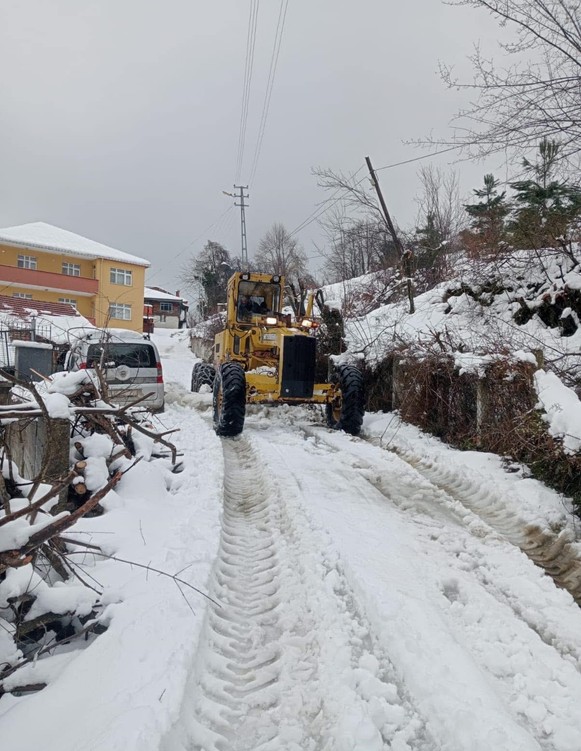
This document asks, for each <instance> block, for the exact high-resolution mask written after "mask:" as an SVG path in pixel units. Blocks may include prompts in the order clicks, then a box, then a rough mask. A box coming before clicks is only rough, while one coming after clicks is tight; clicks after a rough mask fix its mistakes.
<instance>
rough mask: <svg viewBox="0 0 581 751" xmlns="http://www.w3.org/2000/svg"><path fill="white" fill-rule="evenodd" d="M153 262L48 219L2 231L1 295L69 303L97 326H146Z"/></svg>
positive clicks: (0, 254)
mask: <svg viewBox="0 0 581 751" xmlns="http://www.w3.org/2000/svg"><path fill="white" fill-rule="evenodd" d="M149 265H150V264H149V261H146V260H145V259H143V258H139V257H138V256H133V255H130V254H129V253H124V252H123V251H121V250H115V249H114V248H109V247H108V246H107V245H101V243H97V242H94V241H93V240H89V239H88V238H86V237H82V236H81V235H75V234H74V233H73V232H68V231H67V230H64V229H60V228H59V227H53V226H52V225H51V224H45V223H44V222H34V223H32V224H22V225H20V226H18V227H7V228H5V229H0V294H1V295H11V296H12V297H19V298H25V299H30V300H40V301H43V302H66V303H70V304H72V305H74V306H75V307H76V308H77V310H78V311H79V313H81V314H82V315H83V316H85V318H88V319H89V320H90V321H91V322H92V323H94V324H95V326H98V327H100V328H101V327H114V328H123V329H132V330H133V331H142V330H143V291H144V287H145V270H146V268H147V267H148V266H149Z"/></svg>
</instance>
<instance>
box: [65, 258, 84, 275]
mask: <svg viewBox="0 0 581 751" xmlns="http://www.w3.org/2000/svg"><path fill="white" fill-rule="evenodd" d="M63 274H64V275H65V276H81V264H80V263H69V262H68V261H63Z"/></svg>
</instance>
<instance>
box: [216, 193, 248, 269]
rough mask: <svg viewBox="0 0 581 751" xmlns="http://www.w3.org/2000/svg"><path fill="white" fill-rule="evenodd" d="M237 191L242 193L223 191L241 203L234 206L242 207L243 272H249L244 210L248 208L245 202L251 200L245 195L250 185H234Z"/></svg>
mask: <svg viewBox="0 0 581 751" xmlns="http://www.w3.org/2000/svg"><path fill="white" fill-rule="evenodd" d="M234 188H235V190H239V191H240V193H238V194H236V193H227V192H226V191H225V190H223V191H222V193H224V195H225V196H231V197H232V198H237V199H238V200H239V201H240V203H236V202H235V203H234V206H239V207H240V234H241V241H242V247H241V253H240V256H241V262H242V270H243V271H247V270H248V245H247V242H246V214H245V212H244V209H245V208H246V207H247V206H248V204H247V203H244V201H245V200H246V199H247V198H249V194H248V193H246V194H245V193H244V191H245V190H248V185H234Z"/></svg>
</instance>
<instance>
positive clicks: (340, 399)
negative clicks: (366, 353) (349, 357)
mask: <svg viewBox="0 0 581 751" xmlns="http://www.w3.org/2000/svg"><path fill="white" fill-rule="evenodd" d="M331 383H334V384H335V385H336V389H335V397H334V399H333V401H332V402H329V403H328V404H327V405H326V415H327V425H328V426H329V427H330V428H335V429H336V430H344V431H345V432H346V433H350V434H351V435H359V432H360V430H361V425H362V423H363V415H364V414H365V392H364V390H363V376H362V375H361V372H360V371H359V370H358V369H357V368H356V367H355V366H354V365H342V366H340V367H339V368H337V370H336V371H335V372H334V373H333V375H332V377H331Z"/></svg>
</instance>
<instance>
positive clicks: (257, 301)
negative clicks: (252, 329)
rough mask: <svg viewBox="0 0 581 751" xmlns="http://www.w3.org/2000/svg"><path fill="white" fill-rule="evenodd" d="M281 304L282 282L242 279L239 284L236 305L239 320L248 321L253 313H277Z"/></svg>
mask: <svg viewBox="0 0 581 751" xmlns="http://www.w3.org/2000/svg"><path fill="white" fill-rule="evenodd" d="M279 304H280V284H272V283H269V282H250V281H241V282H240V284H239V285H238V301H237V305H236V310H237V318H238V320H239V321H248V320H249V319H250V318H251V317H252V316H253V315H268V313H277V312H278V310H279Z"/></svg>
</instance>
